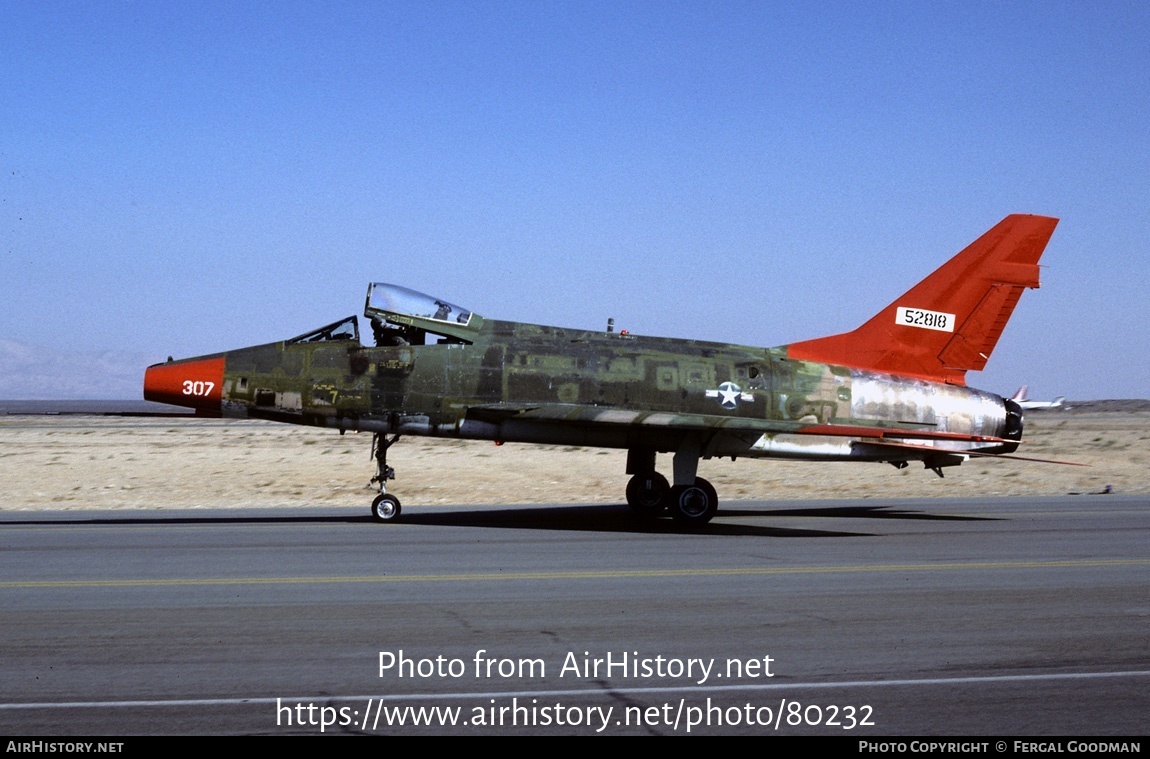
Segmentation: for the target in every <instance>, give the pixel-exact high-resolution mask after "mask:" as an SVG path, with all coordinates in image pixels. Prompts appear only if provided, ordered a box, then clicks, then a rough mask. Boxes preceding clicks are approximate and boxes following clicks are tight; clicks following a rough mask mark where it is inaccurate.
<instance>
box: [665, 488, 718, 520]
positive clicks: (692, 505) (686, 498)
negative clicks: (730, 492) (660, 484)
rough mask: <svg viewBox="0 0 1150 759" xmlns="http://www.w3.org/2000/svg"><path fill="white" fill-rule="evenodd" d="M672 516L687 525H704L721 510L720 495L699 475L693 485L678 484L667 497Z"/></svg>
mask: <svg viewBox="0 0 1150 759" xmlns="http://www.w3.org/2000/svg"><path fill="white" fill-rule="evenodd" d="M667 501H668V503H669V505H670V509H671V516H672V517H674V518H675V519H676V520H678V521H680V522H682V523H683V524H687V525H703V524H706V523H707V522H710V521H711V518H712V517H713V516H715V512H716V511H718V510H719V495H718V493H716V492H715V488H714V487H713V486H712V485H711V483H709V482H707V481H706V480H704V479H703V478H702V477H699V478H697V479H696V480H695V484H693V485H676V486H675V487H673V488H671V494H670V496H669V497H668V499H667Z"/></svg>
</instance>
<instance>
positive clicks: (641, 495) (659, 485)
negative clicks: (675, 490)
mask: <svg viewBox="0 0 1150 759" xmlns="http://www.w3.org/2000/svg"><path fill="white" fill-rule="evenodd" d="M670 492H671V483H669V482H667V478H666V477H664V476H663V475H661V474H659V473H658V472H652V473H651V474H637V475H635V476H634V477H632V478H631V480H630V481H629V482H628V483H627V505H628V506H630V507H631V509H632V510H633V511H634V512H635V513H636V514H638V515H639V516H642V517H657V516H659V515H660V514H662V513H663V511H664V510H666V508H667V494H668V493H670Z"/></svg>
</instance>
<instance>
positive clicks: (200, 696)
mask: <svg viewBox="0 0 1150 759" xmlns="http://www.w3.org/2000/svg"><path fill="white" fill-rule="evenodd" d="M404 517H405V521H403V522H402V523H399V524H389V525H383V524H377V523H374V522H372V521H371V520H370V518H369V517H368V509H367V504H366V503H365V504H364V508H363V509H362V511H359V512H348V511H333V510H318V509H316V510H299V509H292V510H287V509H282V510H259V511H254V510H221V511H167V510H159V509H157V510H141V511H115V512H79V511H75V512H31V511H29V512H21V511H3V512H0V614H2V616H3V621H2V623H0V646H2V648H0V650H2V651H3V655H2V656H0V734H5V735H30V736H37V737H39V738H41V739H44V738H48V737H51V736H58V737H63V736H68V735H102V736H131V735H148V734H160V735H173V734H177V735H223V734H247V735H253V734H254V735H289V734H298V733H303V734H313V733H319V732H321V730H322V732H324V733H335V734H345V733H369V734H388V735H416V734H420V735H440V734H479V735H487V734H543V735H584V734H586V735H593V734H596V733H598V734H606V735H619V734H687V733H688V732H690V733H692V734H707V735H727V734H780V735H792V734H811V735H836V736H842V735H847V736H850V737H852V738H860V739H861V738H867V737H878V736H924V737H925V736H963V735H965V736H1002V737H1009V736H1038V735H1060V736H1103V735H1105V736H1139V735H1143V734H1145V732H1146V724H1147V723H1146V720H1147V715H1148V714H1150V550H1148V547H1150V499H1147V497H1145V496H1138V497H1134V496H1129V497H1127V496H1118V495H1105V496H1081V497H1065V498H1042V499H1021V498H1013V499H983V500H963V501H956V500H922V501H882V500H871V501H855V502H847V501H822V502H809V501H808V502H801V503H800V502H742V503H732V504H727V505H725V507H723V508H721V510H720V513H719V515H718V516H717V517H716V519H715V520H714V521H713V522H712V523H711V524H710V525H708V526H707V527H706V529H703V530H701V531H698V532H693V533H692V532H682V531H679V530H678V529H677V528H676V526H675V525H674V524H673V523H672V522H671V521H670V520H661V521H660V522H658V523H657V524H655V525H653V526H652V525H646V524H643V523H641V522H636V521H634V520H633V519H632V518H631V516H630V514H629V513H628V511H627V509H626V507H625V506H622V505H620V504H609V505H602V506H570V505H567V506H564V505H556V506H552V507H537V506H532V507H505V506H500V507H482V506H480V507H435V508H431V507H429V508H424V509H420V508H408V509H406V510H405V512H404ZM421 709H422V711H420V710H421ZM400 720H402V721H403V722H404V724H398V723H399V721H400ZM415 721H419V722H420V723H421V724H413V722H415ZM452 721H454V724H450V723H452ZM445 723H446V724H445Z"/></svg>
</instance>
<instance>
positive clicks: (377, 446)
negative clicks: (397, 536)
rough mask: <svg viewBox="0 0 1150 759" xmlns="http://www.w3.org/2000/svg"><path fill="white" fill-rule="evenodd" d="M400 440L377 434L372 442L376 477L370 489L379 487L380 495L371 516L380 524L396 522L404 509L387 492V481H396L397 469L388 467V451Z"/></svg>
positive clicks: (396, 436) (372, 503) (370, 484)
mask: <svg viewBox="0 0 1150 759" xmlns="http://www.w3.org/2000/svg"><path fill="white" fill-rule="evenodd" d="M398 440H399V435H393V436H392V438H391V439H390V440H388V439H387V436H385V435H383V434H381V433H378V432H377V433H375V436H374V437H373V438H372V440H371V455H372V457H374V458H375V476H374V477H372V478H371V482H370V483H368V487H372V486H377V487H378V488H379V495H377V496H376V497H375V500H374V501H372V502H371V515H372V516H373V517H375V519H376V520H377V521H380V522H394V521H396V520H397V519H399V515H400V512H401V511H402V507H401V506H400V503H399V499H398V498H396V497H395V496H393V495H392V494H391V493H388V492H387V481H388V480H394V479H395V469H393V468H392V467H390V466H388V465H387V449H388V448H390V447H391V446H392V445H394V444H395V443H396V442H397V441H398Z"/></svg>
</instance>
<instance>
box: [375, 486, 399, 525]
mask: <svg viewBox="0 0 1150 759" xmlns="http://www.w3.org/2000/svg"><path fill="white" fill-rule="evenodd" d="M400 511H401V507H400V505H399V499H398V498H396V497H395V496H393V495H392V494H391V493H380V494H379V495H377V496H376V497H375V500H374V501H372V502H371V515H372V516H373V517H375V518H376V519H377V520H378V521H380V522H394V521H395V520H397V519H399V513H400Z"/></svg>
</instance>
